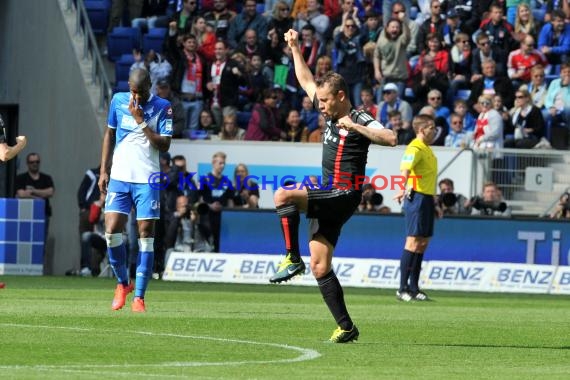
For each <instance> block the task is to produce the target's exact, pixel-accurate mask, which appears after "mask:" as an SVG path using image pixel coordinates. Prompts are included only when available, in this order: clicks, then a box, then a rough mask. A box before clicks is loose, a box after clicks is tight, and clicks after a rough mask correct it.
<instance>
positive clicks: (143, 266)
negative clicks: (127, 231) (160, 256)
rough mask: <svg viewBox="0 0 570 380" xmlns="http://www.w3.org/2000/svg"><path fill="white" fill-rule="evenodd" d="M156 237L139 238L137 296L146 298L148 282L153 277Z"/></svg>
mask: <svg viewBox="0 0 570 380" xmlns="http://www.w3.org/2000/svg"><path fill="white" fill-rule="evenodd" d="M153 244H154V239H153V238H141V239H139V246H140V252H139V256H138V258H137V275H136V280H135V297H139V298H144V294H145V292H146V288H147V286H148V282H149V281H150V278H151V277H152V266H153V264H154V248H153Z"/></svg>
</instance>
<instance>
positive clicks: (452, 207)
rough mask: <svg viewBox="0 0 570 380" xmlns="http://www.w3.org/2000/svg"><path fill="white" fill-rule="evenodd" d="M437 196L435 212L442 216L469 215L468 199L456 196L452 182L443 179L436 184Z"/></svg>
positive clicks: (461, 195)
mask: <svg viewBox="0 0 570 380" xmlns="http://www.w3.org/2000/svg"><path fill="white" fill-rule="evenodd" d="M437 185H438V187H439V195H438V196H437V199H436V202H437V203H436V205H437V211H438V213H439V215H440V216H443V215H471V205H470V203H469V199H467V198H466V197H465V196H464V195H463V194H456V193H455V190H454V185H453V181H452V180H451V179H449V178H444V179H442V180H441V181H439V183H438V184H437Z"/></svg>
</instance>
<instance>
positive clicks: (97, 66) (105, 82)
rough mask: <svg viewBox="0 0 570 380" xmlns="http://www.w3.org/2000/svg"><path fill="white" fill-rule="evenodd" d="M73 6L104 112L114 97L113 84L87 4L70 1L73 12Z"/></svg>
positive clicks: (101, 108)
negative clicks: (94, 31)
mask: <svg viewBox="0 0 570 380" xmlns="http://www.w3.org/2000/svg"><path fill="white" fill-rule="evenodd" d="M73 4H75V7H76V13H75V14H76V20H75V21H76V22H75V25H76V29H75V33H76V34H77V35H82V36H83V59H89V57H91V60H92V69H91V80H92V83H93V84H97V85H98V86H99V111H103V110H105V109H106V107H107V105H108V104H109V101H110V100H111V97H112V95H113V90H112V88H111V82H110V81H109V77H108V76H107V72H106V71H105V66H104V64H103V58H102V57H101V52H100V51H99V47H98V46H97V39H96V38H95V34H94V33H93V29H92V28H91V22H90V21H89V16H88V14H87V9H86V8H85V3H84V1H83V0H74V1H72V0H68V1H67V10H71V9H72V7H73Z"/></svg>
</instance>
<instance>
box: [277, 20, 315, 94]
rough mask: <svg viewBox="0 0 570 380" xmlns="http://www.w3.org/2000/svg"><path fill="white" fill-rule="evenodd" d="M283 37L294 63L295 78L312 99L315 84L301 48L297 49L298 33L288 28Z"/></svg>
mask: <svg viewBox="0 0 570 380" xmlns="http://www.w3.org/2000/svg"><path fill="white" fill-rule="evenodd" d="M284 37H285V42H287V45H289V47H290V48H291V52H292V53H293V63H294V64H295V75H296V76H297V80H298V81H299V84H300V85H301V87H302V88H303V90H305V92H306V93H307V96H308V97H309V98H310V99H311V101H312V100H313V99H314V97H315V92H316V88H317V85H316V84H315V78H314V77H313V73H312V72H311V69H309V66H307V63H306V62H305V59H304V58H303V54H301V50H300V49H299V33H298V32H297V31H296V30H294V29H289V30H288V31H287V33H285V36H284Z"/></svg>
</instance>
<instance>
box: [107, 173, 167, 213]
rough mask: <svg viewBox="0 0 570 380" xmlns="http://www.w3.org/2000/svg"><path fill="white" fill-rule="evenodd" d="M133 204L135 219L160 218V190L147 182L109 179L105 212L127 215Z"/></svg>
mask: <svg viewBox="0 0 570 380" xmlns="http://www.w3.org/2000/svg"><path fill="white" fill-rule="evenodd" d="M133 205H134V206H135V209H136V212H137V220H141V219H159V218H160V190H158V189H153V188H152V187H150V186H149V185H148V183H131V182H123V181H117V180H115V179H111V180H110V181H109V187H108V188H107V197H106V198H105V212H106V213H107V212H118V213H120V214H125V215H129V214H130V213H131V209H132V208H133Z"/></svg>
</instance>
